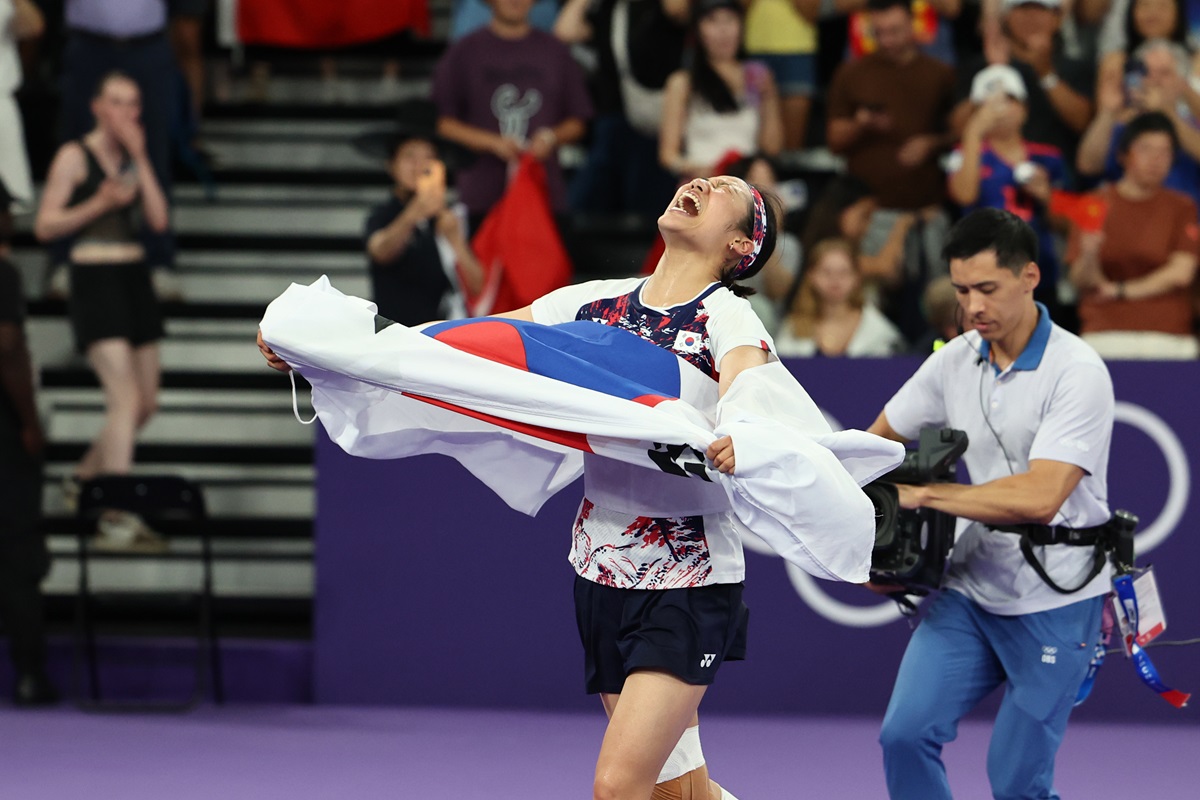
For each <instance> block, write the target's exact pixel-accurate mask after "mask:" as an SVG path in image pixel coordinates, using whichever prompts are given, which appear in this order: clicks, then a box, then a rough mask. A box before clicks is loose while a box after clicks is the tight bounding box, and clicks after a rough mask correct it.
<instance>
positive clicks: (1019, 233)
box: [942, 208, 1038, 275]
mask: <svg viewBox="0 0 1200 800" xmlns="http://www.w3.org/2000/svg"><path fill="white" fill-rule="evenodd" d="M988 250H991V251H993V252H994V253H995V254H996V265H997V266H1001V267H1004V268H1005V269H1007V270H1010V271H1011V272H1012V273H1013V274H1014V275H1020V274H1021V270H1022V269H1024V267H1025V265H1026V264H1028V263H1029V262H1030V261H1034V262H1036V261H1037V260H1038V239H1037V234H1036V233H1034V232H1033V228H1031V227H1029V225H1028V223H1026V222H1025V221H1024V220H1022V219H1021V218H1020V217H1018V216H1017V215H1016V214H1013V213H1011V212H1008V211H1003V210H1001V209H999V208H981V209H979V210H977V211H972V212H971V213H970V214H968V215H967V216H965V217H963V218H962V219H960V220H959V221H958V222H957V223H956V224H955V226H954V227H953V228H951V229H950V235H949V236H948V237H947V239H946V246H945V247H943V248H942V258H944V259H946V261H950V260H952V259H955V258H958V259H966V258H971V257H973V256H977V255H979V254H980V253H984V252H987V251H988Z"/></svg>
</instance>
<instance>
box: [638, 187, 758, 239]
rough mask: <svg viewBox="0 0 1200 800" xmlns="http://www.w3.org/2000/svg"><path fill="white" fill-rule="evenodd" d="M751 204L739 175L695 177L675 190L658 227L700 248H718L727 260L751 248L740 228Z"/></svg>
mask: <svg viewBox="0 0 1200 800" xmlns="http://www.w3.org/2000/svg"><path fill="white" fill-rule="evenodd" d="M753 204H754V195H753V194H751V192H750V186H749V185H748V184H747V183H746V182H745V181H744V180H742V179H741V178H733V177H730V176H729V175H720V176H717V177H715V178H697V179H695V180H694V181H690V182H688V183H685V184H684V185H683V186H680V187H679V189H678V190H677V191H676V192H675V199H674V200H672V201H671V205H669V206H667V210H666V211H664V212H663V214H662V216H660V217H659V218H658V229H659V230H660V231H662V233H663V235H664V237H667V236H670V235H672V234H674V235H678V236H685V237H687V239H688V240H689V241H691V243H692V244H693V245H695V246H697V248H698V249H700V250H704V251H712V250H719V251H721V252H723V253H725V254H726V255H727V256H728V257H729V258H728V259H727V260H733V259H734V256H735V255H736V257H737V258H741V257H742V256H743V255H745V254H746V253H747V252H749V251H750V250H751V249H753V244H752V243H750V242H749V241H748V237H747V236H746V234H744V233H742V231H741V230H740V227H741V224H742V222H743V221H744V220H745V219H746V215H747V214H749V213H750V211H751V209H752V208H753V207H754V206H753ZM731 246H732V247H731Z"/></svg>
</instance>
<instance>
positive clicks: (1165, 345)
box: [1067, 112, 1200, 359]
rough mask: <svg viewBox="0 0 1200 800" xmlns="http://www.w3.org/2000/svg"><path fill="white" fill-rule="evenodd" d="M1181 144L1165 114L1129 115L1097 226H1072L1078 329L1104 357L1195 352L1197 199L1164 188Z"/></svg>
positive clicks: (1170, 355)
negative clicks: (1118, 167)
mask: <svg viewBox="0 0 1200 800" xmlns="http://www.w3.org/2000/svg"><path fill="white" fill-rule="evenodd" d="M1178 149H1179V139H1178V137H1177V135H1176V132H1175V126H1174V125H1173V124H1172V122H1171V120H1169V119H1168V118H1167V117H1166V115H1164V114H1162V113H1160V112H1149V113H1146V114H1142V115H1140V116H1138V117H1135V118H1134V119H1133V120H1131V121H1130V123H1129V125H1128V126H1126V128H1125V130H1124V131H1123V132H1122V134H1121V139H1120V142H1119V145H1118V152H1119V154H1120V159H1121V163H1122V166H1123V168H1124V174H1123V176H1122V177H1121V179H1120V180H1119V181H1117V183H1116V184H1114V185H1112V186H1108V187H1105V188H1104V189H1101V190H1100V192H1099V196H1100V198H1102V199H1103V201H1104V203H1105V204H1106V205H1107V208H1108V214H1107V216H1106V217H1105V220H1104V227H1103V230H1102V231H1098V232H1090V233H1084V232H1080V231H1078V230H1075V231H1073V232H1072V236H1071V243H1070V247H1069V249H1068V255H1067V258H1068V259H1069V260H1070V262H1071V280H1072V281H1074V283H1075V285H1076V286H1077V287H1078V288H1079V291H1080V294H1081V297H1080V301H1079V317H1080V321H1081V323H1082V324H1081V333H1082V335H1083V338H1084V339H1085V340H1087V342H1088V343H1089V344H1091V345H1092V346H1093V347H1095V348H1096V351H1097V352H1098V353H1100V355H1101V356H1103V357H1105V358H1181V359H1182V358H1195V357H1196V356H1197V353H1198V352H1200V349H1198V348H1197V344H1196V339H1195V337H1194V336H1193V334H1192V324H1193V322H1194V314H1193V308H1192V284H1193V282H1194V280H1195V277H1196V263H1197V261H1196V259H1197V254H1198V251H1200V228H1198V227H1197V224H1196V203H1195V202H1194V201H1193V200H1192V199H1191V198H1190V197H1188V196H1187V195H1184V194H1182V193H1180V192H1176V191H1173V190H1171V189H1167V188H1164V185H1163V182H1164V181H1165V179H1166V177H1167V173H1168V172H1169V171H1170V168H1171V160H1172V157H1173V156H1174V154H1175V152H1176V151H1177V150H1178Z"/></svg>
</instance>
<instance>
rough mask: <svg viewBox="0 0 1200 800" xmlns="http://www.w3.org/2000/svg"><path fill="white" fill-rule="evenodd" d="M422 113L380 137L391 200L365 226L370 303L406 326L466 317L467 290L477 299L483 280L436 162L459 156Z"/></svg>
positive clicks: (462, 217)
mask: <svg viewBox="0 0 1200 800" xmlns="http://www.w3.org/2000/svg"><path fill="white" fill-rule="evenodd" d="M425 110H426V111H428V113H426V114H422V113H420V112H421V111H422V109H419V108H413V109H411V112H412V113H406V114H405V115H404V118H405V120H406V121H404V122H402V123H401V125H400V126H399V129H398V130H396V131H395V132H390V133H388V134H387V135H386V136H385V137H384V139H385V141H384V149H385V152H386V153H387V156H388V171H389V172H390V173H391V176H392V180H393V182H394V183H393V186H392V196H391V197H390V198H388V201H387V202H386V203H383V204H382V205H379V206H376V207H375V208H374V209H372V210H371V214H370V216H369V217H368V218H367V226H366V250H367V257H368V259H369V260H370V269H371V290H372V298H373V299H374V300H375V304H376V305H377V306H378V310H379V314H380V316H382V317H386V318H387V319H390V320H393V321H395V322H399V323H400V324H401V325H408V326H412V325H419V324H421V323H423V322H428V321H429V320H431V319H456V318H461V317H464V316H466V315H467V314H466V305H465V303H464V300H463V293H464V290H466V291H467V292H468V293H469V294H471V295H475V294H477V293H478V292H479V291H480V289H481V288H482V283H483V268H482V266H480V264H479V261H478V259H476V257H475V254H474V252H472V250H471V247H470V245H469V244H468V243H467V229H466V228H467V222H466V209H465V207H463V206H462V205H461V204H455V205H450V204H449V203H448V200H447V187H446V163H445V161H443V160H441V159H440V158H439V156H441V157H442V158H450V159H451V160H452V161H453V160H455V159H461V158H462V154H461V153H459V152H458V150H456V149H455V148H454V147H453V146H452V145H450V144H449V143H448V142H444V141H442V140H441V139H440V138H438V136H437V135H436V133H435V128H434V125H435V121H434V117H433V111H432V109H425ZM426 118H427V119H426ZM439 151H441V152H439Z"/></svg>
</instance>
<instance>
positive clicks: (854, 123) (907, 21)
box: [828, 0, 954, 338]
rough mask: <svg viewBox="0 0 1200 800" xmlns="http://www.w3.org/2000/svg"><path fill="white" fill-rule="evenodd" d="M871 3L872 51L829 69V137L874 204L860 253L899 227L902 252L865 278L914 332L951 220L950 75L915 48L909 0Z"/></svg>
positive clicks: (920, 325) (940, 268) (920, 324)
mask: <svg viewBox="0 0 1200 800" xmlns="http://www.w3.org/2000/svg"><path fill="white" fill-rule="evenodd" d="M868 9H869V14H870V17H871V29H872V31H873V32H874V34H875V38H876V41H877V42H878V49H877V50H876V51H875V52H873V53H870V54H869V55H866V56H863V57H862V58H861V59H859V60H857V61H853V62H849V63H846V64H843V65H842V66H841V67H839V68H838V71H837V73H836V74H835V75H834V78H833V85H832V88H831V89H830V93H829V134H828V141H829V147H830V149H832V150H833V151H834V152H835V153H841V154H843V155H845V157H846V162H847V168H848V170H849V172H850V174H851V175H853V176H854V177H856V178H858V179H860V180H862V181H863V182H864V183H866V184H867V185H868V186H870V187H871V193H872V194H873V195H874V197H875V199H876V200H877V201H878V203H879V206H880V208H879V210H877V211H876V212H875V213H874V214H873V215H872V218H871V225H870V227H869V228H868V229H867V232H866V233H865V234H864V236H863V238H862V240H861V242H860V243H859V246H860V249H861V251H862V252H863V253H865V254H867V255H869V256H875V255H880V254H882V253H883V252H884V248H885V247H886V246H887V244H888V243H889V242H890V241H894V240H895V238H896V237H897V235H898V234H899V233H901V232H902V233H903V237H902V239H903V248H904V249H903V257H902V258H901V259H900V260H899V261H890V259H889V261H888V262H887V263H879V264H877V265H876V266H877V267H879V268H881V269H886V271H885V272H881V273H879V274H870V273H866V276H867V277H868V278H870V279H872V280H873V282H874V284H875V286H876V287H877V288H878V289H880V290H882V292H883V294H881V295H880V297H879V305H880V307H881V308H883V309H884V310H885V312H886V313H887V314H888V316H889V317H891V319H892V321H893V322H895V323H896V324H897V326H898V327H899V328H900V330H901V331H902V332H903V333H904V334H905V336H908V337H912V338H915V337H917V336H919V335H920V334H921V332H922V331H923V330H924V325H925V323H924V320H923V319H921V317H920V313H919V308H920V297H921V293H922V292H923V291H924V290H925V284H926V283H928V282H929V280H931V279H932V278H934V277H936V276H937V275H941V274H945V271H946V266H945V263H944V261H943V259H942V257H941V248H942V243H943V242H944V240H945V237H946V234H947V232H948V231H949V227H950V226H949V220H948V219H947V217H946V215H945V214H944V213H943V212H942V210H941V203H942V201H943V199H944V198H945V190H946V183H945V175H944V174H943V172H942V169H941V167H940V166H939V164H938V158H939V156H940V155H941V154H942V153H943V152H945V151H946V150H948V149H949V148H950V146H951V145H952V144H953V142H954V137H953V136H952V134H951V133H950V132H949V131H948V130H947V121H948V115H949V112H950V106H951V103H952V101H953V92H954V73H953V71H952V70H951V69H950V68H949V67H948V66H946V65H945V64H942V63H940V62H938V61H936V60H935V59H933V58H931V57H930V56H927V55H925V54H923V53H922V52H921V51H920V50H919V49H918V48H917V45H916V40H915V38H914V35H913V20H912V11H911V10H910V8H909V6H908V4H907V3H906V2H904V1H903V0H870V2H869V3H868ZM905 227H907V228H908V229H907V230H904V228H905Z"/></svg>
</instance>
